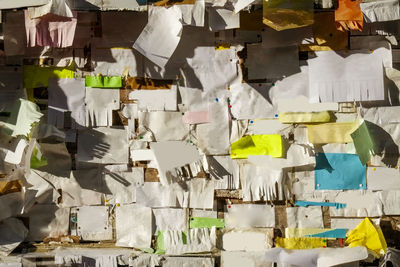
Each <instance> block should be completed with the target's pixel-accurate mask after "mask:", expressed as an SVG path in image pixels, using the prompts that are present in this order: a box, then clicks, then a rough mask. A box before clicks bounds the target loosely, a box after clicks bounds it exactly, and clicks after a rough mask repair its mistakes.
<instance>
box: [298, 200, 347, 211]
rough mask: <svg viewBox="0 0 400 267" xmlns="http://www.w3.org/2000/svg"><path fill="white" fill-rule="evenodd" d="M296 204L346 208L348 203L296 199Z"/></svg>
mask: <svg viewBox="0 0 400 267" xmlns="http://www.w3.org/2000/svg"><path fill="white" fill-rule="evenodd" d="M294 204H295V205H296V206H300V207H308V206H321V207H336V209H341V208H346V204H344V203H336V202H313V201H302V200H296V202H295V203H294Z"/></svg>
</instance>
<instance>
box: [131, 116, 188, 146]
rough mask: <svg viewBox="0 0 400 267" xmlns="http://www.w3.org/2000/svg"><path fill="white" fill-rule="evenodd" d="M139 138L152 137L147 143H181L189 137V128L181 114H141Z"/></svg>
mask: <svg viewBox="0 0 400 267" xmlns="http://www.w3.org/2000/svg"><path fill="white" fill-rule="evenodd" d="M138 117H139V125H140V127H139V133H138V135H139V136H144V137H145V136H146V135H147V133H148V134H149V135H150V137H149V138H148V139H145V140H146V141H157V142H160V141H180V140H185V139H186V137H187V136H188V135H189V126H188V125H186V124H184V123H183V121H182V113H181V112H139V114H138Z"/></svg>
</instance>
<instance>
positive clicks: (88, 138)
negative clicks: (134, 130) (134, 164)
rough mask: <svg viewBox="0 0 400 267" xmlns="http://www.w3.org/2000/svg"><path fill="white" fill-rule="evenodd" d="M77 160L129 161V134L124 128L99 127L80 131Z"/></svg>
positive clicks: (106, 162) (107, 162)
mask: <svg viewBox="0 0 400 267" xmlns="http://www.w3.org/2000/svg"><path fill="white" fill-rule="evenodd" d="M78 137H79V138H78V154H77V160H78V161H84V162H92V163H102V164H111V163H113V164H115V163H120V164H123V163H125V164H126V163H128V157H129V151H128V136H127V131H126V129H124V128H107V127H98V128H92V129H87V130H82V131H79V135H78Z"/></svg>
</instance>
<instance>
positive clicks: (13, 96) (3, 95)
mask: <svg viewBox="0 0 400 267" xmlns="http://www.w3.org/2000/svg"><path fill="white" fill-rule="evenodd" d="M19 98H22V99H27V95H26V91H25V89H8V88H1V89H0V99H1V100H0V111H1V112H11V111H12V108H13V105H14V103H15V102H17V101H18V99H19Z"/></svg>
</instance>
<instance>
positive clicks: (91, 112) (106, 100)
mask: <svg viewBox="0 0 400 267" xmlns="http://www.w3.org/2000/svg"><path fill="white" fill-rule="evenodd" d="M119 97H120V93H119V90H117V89H104V88H89V87H86V96H85V106H86V126H87V127H89V126H91V127H93V126H97V127H99V126H111V125H112V123H113V120H112V111H113V110H117V109H119V107H120V105H119V100H120V99H119Z"/></svg>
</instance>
